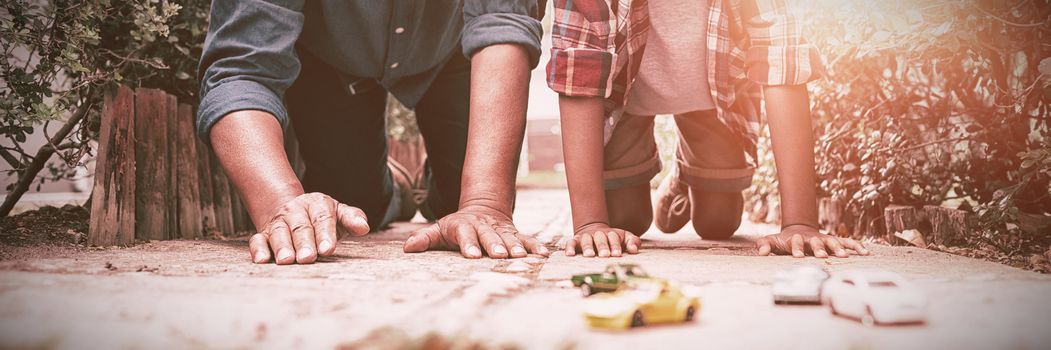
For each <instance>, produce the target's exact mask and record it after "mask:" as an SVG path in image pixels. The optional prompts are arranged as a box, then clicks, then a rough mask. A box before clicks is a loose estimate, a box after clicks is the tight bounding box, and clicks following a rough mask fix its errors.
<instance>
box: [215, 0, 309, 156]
mask: <svg viewBox="0 0 1051 350" xmlns="http://www.w3.org/2000/svg"><path fill="white" fill-rule="evenodd" d="M303 1H304V0H222V1H213V2H212V8H211V20H210V21H211V22H210V24H209V26H208V36H207V39H205V43H204V49H203V53H202V55H201V63H200V67H199V71H200V72H202V73H201V95H200V96H201V105H200V107H199V108H198V110H197V134H198V136H199V137H200V138H201V139H202V140H203V141H204V142H205V143H209V142H210V140H209V133H210V131H211V128H212V125H214V124H215V123H216V122H218V121H219V119H221V118H223V117H224V116H226V115H228V114H230V113H233V112H236V111H242V110H259V111H264V112H268V113H270V114H272V115H273V116H274V117H276V118H277V119H278V121H279V122H280V123H281V126H282V127H287V125H288V112H287V110H286V108H285V105H284V102H283V101H284V100H283V96H284V93H285V90H287V89H288V87H289V86H291V85H292V82H293V81H294V80H295V78H296V77H297V76H298V75H299V68H300V65H299V59H298V57H296V53H295V43H296V40H297V39H298V38H299V33H300V31H301V30H302V26H303V14H302V8H303Z"/></svg>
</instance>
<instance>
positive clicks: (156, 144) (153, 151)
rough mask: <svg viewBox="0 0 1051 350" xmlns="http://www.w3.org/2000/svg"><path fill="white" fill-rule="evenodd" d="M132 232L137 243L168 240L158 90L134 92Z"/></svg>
mask: <svg viewBox="0 0 1051 350" xmlns="http://www.w3.org/2000/svg"><path fill="white" fill-rule="evenodd" d="M135 95H136V100H135V115H136V120H135V149H136V152H135V164H136V175H135V185H136V186H135V192H136V193H135V201H136V205H135V208H136V209H135V219H136V220H135V232H136V237H137V238H140V239H146V240H149V239H168V238H169V237H170V236H169V234H168V233H169V229H170V227H169V225H168V223H169V221H168V220H169V218H168V210H167V209H168V203H169V199H170V198H172V195H171V193H170V191H169V189H170V187H171V183H170V180H169V178H170V177H171V172H170V170H169V169H168V165H169V164H170V161H169V158H168V157H169V151H168V144H169V142H170V141H169V140H168V113H167V102H168V99H167V96H166V94H165V93H164V92H163V91H161V90H156V89H145V88H139V89H136V90H135Z"/></svg>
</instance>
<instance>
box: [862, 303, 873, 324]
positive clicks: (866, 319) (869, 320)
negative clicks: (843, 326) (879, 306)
mask: <svg viewBox="0 0 1051 350" xmlns="http://www.w3.org/2000/svg"><path fill="white" fill-rule="evenodd" d="M861 324H863V325H865V326H866V327H869V326H872V325H875V324H876V317H875V316H872V307H871V306H866V307H865V315H864V316H861Z"/></svg>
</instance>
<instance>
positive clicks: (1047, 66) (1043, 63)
mask: <svg viewBox="0 0 1051 350" xmlns="http://www.w3.org/2000/svg"><path fill="white" fill-rule="evenodd" d="M1037 69H1038V70H1039V71H1040V74H1042V75H1043V77H1044V79H1048V80H1051V57H1047V58H1044V59H1043V60H1040V66H1039V67H1038V68H1037Z"/></svg>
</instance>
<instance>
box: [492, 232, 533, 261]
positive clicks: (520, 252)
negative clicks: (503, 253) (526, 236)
mask: <svg viewBox="0 0 1051 350" xmlns="http://www.w3.org/2000/svg"><path fill="white" fill-rule="evenodd" d="M494 231H495V232H496V234H497V235H498V236H500V241H501V242H504V246H505V247H507V250H508V251H510V252H511V253H510V255H511V257H512V258H522V257H525V256H526V255H528V254H529V253H527V252H526V249H525V245H523V244H522V241H521V240H520V239H518V236H517V235H515V233H516V232H514V231H510V230H506V229H500V230H495V229H494Z"/></svg>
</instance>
